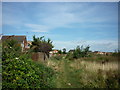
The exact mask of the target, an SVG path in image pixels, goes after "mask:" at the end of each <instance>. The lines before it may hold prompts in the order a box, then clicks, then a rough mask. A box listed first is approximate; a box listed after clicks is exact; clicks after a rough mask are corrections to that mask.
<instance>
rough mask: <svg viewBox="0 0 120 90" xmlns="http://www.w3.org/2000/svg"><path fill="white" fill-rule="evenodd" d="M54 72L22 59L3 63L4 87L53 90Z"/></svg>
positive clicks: (8, 60)
mask: <svg viewBox="0 0 120 90" xmlns="http://www.w3.org/2000/svg"><path fill="white" fill-rule="evenodd" d="M53 74H54V72H53V70H52V69H50V68H47V67H46V66H44V65H42V64H37V63H36V62H33V61H31V60H26V59H24V58H22V57H20V58H19V59H7V60H4V61H3V62H2V76H3V77H2V80H3V82H2V85H3V86H2V87H3V89H4V88H52V87H53V84H52V78H53Z"/></svg>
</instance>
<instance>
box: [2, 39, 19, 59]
mask: <svg viewBox="0 0 120 90" xmlns="http://www.w3.org/2000/svg"><path fill="white" fill-rule="evenodd" d="M20 55H21V47H20V44H19V43H18V42H17V41H15V40H13V39H10V40H6V41H5V42H3V43H2V60H5V59H6V58H9V59H10V58H11V59H12V58H15V57H18V56H20Z"/></svg>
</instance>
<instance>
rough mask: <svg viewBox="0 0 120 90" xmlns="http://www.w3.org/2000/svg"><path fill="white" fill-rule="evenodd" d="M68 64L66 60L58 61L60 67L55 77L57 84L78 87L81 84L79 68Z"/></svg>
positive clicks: (65, 86) (61, 86)
mask: <svg viewBox="0 0 120 90" xmlns="http://www.w3.org/2000/svg"><path fill="white" fill-rule="evenodd" d="M70 64H71V63H70V62H69V61H67V60H62V61H61V62H60V66H61V69H60V72H59V75H58V78H57V81H58V83H57V86H58V87H60V88H80V87H81V86H82V83H81V82H80V79H81V77H80V76H81V75H80V71H81V70H76V69H75V68H73V67H71V66H70Z"/></svg>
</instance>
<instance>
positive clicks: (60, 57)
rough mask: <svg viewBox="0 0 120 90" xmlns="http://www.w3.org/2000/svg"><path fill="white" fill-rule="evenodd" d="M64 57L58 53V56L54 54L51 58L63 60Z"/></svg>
mask: <svg viewBox="0 0 120 90" xmlns="http://www.w3.org/2000/svg"><path fill="white" fill-rule="evenodd" d="M62 57H63V56H59V55H56V56H52V57H51V59H53V60H54V59H55V60H62Z"/></svg>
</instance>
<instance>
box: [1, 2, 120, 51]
mask: <svg viewBox="0 0 120 90" xmlns="http://www.w3.org/2000/svg"><path fill="white" fill-rule="evenodd" d="M2 34H3V35H26V36H27V40H32V36H33V35H36V37H41V36H45V37H46V39H47V38H50V39H51V40H52V41H53V45H54V49H63V48H66V49H67V51H68V50H70V49H74V48H75V47H76V46H77V45H80V46H81V45H83V46H84V47H86V46H87V45H89V46H90V50H92V51H105V52H111V51H114V50H115V49H117V48H118V3H117V2H16V3H15V2H3V3H2Z"/></svg>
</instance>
